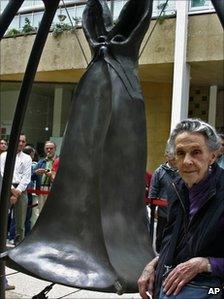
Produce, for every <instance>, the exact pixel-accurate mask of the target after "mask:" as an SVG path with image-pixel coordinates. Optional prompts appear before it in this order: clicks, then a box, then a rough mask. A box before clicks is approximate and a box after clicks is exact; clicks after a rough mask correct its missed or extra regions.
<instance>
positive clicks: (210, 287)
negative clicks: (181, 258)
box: [159, 277, 223, 299]
mask: <svg viewBox="0 0 224 299" xmlns="http://www.w3.org/2000/svg"><path fill="white" fill-rule="evenodd" d="M222 294H223V289H222V287H221V285H220V282H219V280H217V279H216V278H212V277H210V278H208V279H205V281H203V279H200V280H196V281H192V282H190V283H188V284H187V285H186V286H184V287H183V289H182V290H181V292H180V293H179V294H178V295H177V296H174V295H172V294H171V295H169V296H167V295H166V294H164V292H163V288H161V290H160V295H159V299H222Z"/></svg>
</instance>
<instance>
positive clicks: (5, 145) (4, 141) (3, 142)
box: [0, 139, 8, 155]
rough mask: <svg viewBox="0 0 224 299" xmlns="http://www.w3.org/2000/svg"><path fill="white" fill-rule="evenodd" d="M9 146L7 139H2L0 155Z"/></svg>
mask: <svg viewBox="0 0 224 299" xmlns="http://www.w3.org/2000/svg"><path fill="white" fill-rule="evenodd" d="M7 148H8V145H7V141H6V140H5V139H1V140H0V155H1V153H4V152H6V151H7Z"/></svg>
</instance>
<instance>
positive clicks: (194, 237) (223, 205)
mask: <svg viewBox="0 0 224 299" xmlns="http://www.w3.org/2000/svg"><path fill="white" fill-rule="evenodd" d="M207 184H208V188H207V192H206V193H207V197H206V198H205V200H204V202H203V203H201V204H200V207H198V209H197V211H196V213H195V214H194V215H192V218H191V219H190V216H189V214H190V202H189V189H188V188H187V187H186V185H185V184H184V182H183V181H182V184H179V186H178V187H179V188H178V189H179V190H178V193H179V199H177V200H175V201H174V202H172V204H171V207H170V216H171V217H169V222H168V225H167V230H166V236H165V238H164V240H163V246H162V250H161V253H160V258H159V263H158V266H157V270H156V284H155V296H154V297H153V298H154V299H157V298H158V294H159V291H160V288H161V283H162V279H163V278H162V276H163V274H164V270H165V267H164V265H167V266H172V268H174V267H175V266H176V265H178V264H180V263H182V262H185V261H187V260H189V259H190V258H193V257H215V258H223V257H224V238H223V236H224V221H223V217H224V170H223V169H221V168H220V167H219V166H218V165H217V164H215V165H214V166H213V174H212V176H211V177H210V179H209V180H208V182H207ZM193 188H194V187H193ZM175 239H177V241H175ZM206 275H211V277H212V276H216V275H217V273H216V275H214V273H212V274H206ZM198 276H200V275H198ZM198 276H197V277H198ZM197 277H196V278H197ZM220 279H221V280H222V281H224V274H222V275H220Z"/></svg>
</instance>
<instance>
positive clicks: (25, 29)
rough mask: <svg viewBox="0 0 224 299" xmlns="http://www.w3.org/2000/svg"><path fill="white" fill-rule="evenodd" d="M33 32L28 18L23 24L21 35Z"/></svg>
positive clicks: (34, 30) (33, 29)
mask: <svg viewBox="0 0 224 299" xmlns="http://www.w3.org/2000/svg"><path fill="white" fill-rule="evenodd" d="M35 32H36V29H35V28H34V27H33V26H31V24H30V20H29V19H28V18H25V24H24V26H23V28H22V31H21V33H22V34H29V33H35Z"/></svg>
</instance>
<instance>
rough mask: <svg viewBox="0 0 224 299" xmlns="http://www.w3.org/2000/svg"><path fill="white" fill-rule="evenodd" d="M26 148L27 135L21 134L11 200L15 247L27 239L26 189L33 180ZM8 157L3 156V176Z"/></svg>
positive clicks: (30, 161) (1, 163)
mask: <svg viewBox="0 0 224 299" xmlns="http://www.w3.org/2000/svg"><path fill="white" fill-rule="evenodd" d="M25 146H26V136H25V134H21V135H20V137H19V143H18V148H17V154H16V160H15V166H14V172H13V179H12V188H11V196H10V199H9V200H10V204H11V205H12V206H13V212H14V215H15V224H16V227H15V239H14V243H15V245H17V244H18V243H20V242H21V241H22V240H23V238H24V237H25V220H26V210H27V202H28V199H27V192H26V189H27V186H28V184H29V182H30V180H31V165H32V159H31V157H30V156H29V155H27V154H25V153H23V149H24V147H25ZM6 155H7V153H6V152H4V153H2V154H1V160H0V168H1V175H2V176H3V174H4V169H5V161H6Z"/></svg>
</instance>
